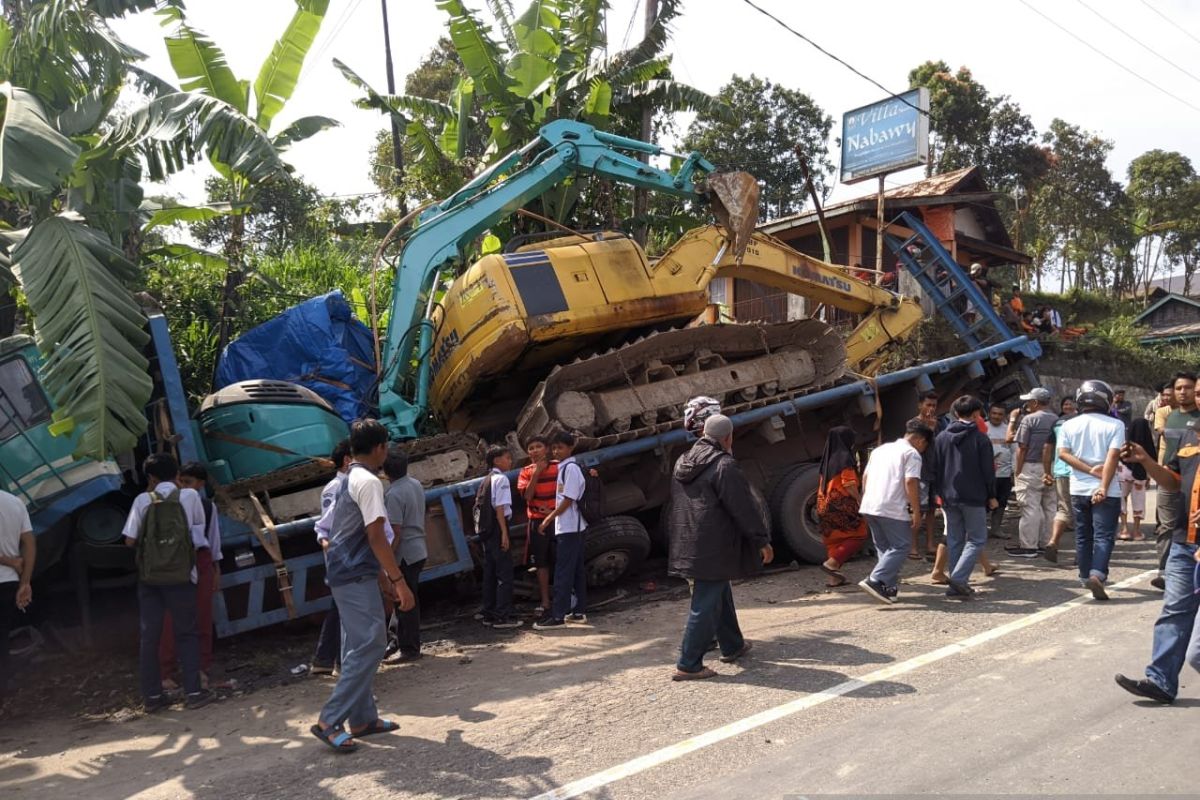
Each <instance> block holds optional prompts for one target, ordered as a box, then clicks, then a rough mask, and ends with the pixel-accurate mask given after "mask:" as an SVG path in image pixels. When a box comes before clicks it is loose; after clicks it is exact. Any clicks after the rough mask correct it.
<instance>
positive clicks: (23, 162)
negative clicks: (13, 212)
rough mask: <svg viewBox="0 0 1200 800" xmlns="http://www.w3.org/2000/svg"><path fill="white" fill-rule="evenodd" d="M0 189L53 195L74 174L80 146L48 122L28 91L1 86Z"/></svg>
mask: <svg viewBox="0 0 1200 800" xmlns="http://www.w3.org/2000/svg"><path fill="white" fill-rule="evenodd" d="M0 103H2V104H3V107H2V113H3V122H2V123H0V186H4V187H6V188H8V189H13V190H16V191H22V192H36V193H40V194H45V193H49V192H53V191H55V190H56V189H58V187H59V186H60V185H61V184H62V182H63V179H64V178H66V176H68V175H69V174H70V173H71V169H72V167H73V166H74V165H75V159H77V158H78V157H79V147H77V146H76V145H75V143H74V142H72V141H71V140H70V139H68V138H67V137H66V136H63V135H62V134H61V133H59V132H58V131H57V130H55V128H54V126H52V125H51V124H50V123H49V121H47V119H46V114H45V112H44V111H43V110H42V105H41V103H39V102H38V100H37V98H36V97H34V96H33V95H32V94H30V93H29V92H26V91H25V90H24V89H18V88H17V87H15V86H13V85H12V84H9V83H0Z"/></svg>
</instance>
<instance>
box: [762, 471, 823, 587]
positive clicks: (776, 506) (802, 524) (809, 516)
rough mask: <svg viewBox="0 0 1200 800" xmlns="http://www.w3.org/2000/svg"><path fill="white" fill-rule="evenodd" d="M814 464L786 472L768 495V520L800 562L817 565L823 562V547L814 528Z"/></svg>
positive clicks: (815, 524)
mask: <svg viewBox="0 0 1200 800" xmlns="http://www.w3.org/2000/svg"><path fill="white" fill-rule="evenodd" d="M819 480H820V473H819V472H818V471H817V465H816V464H800V465H799V466H796V467H793V468H792V469H791V470H789V471H788V472H787V473H786V474H785V475H784V476H783V478H782V479H781V480H780V481H779V483H777V484H775V488H774V490H773V491H772V492H771V516H772V518H773V519H774V521H775V532H776V534H777V535H778V536H779V537H780V538H782V539H783V542H784V544H786V545H787V546H788V549H790V550H791V551H792V553H793V554H794V555H795V556H796V558H797V559H799V560H801V561H806V562H808V563H809V564H820V563H821V562H822V561H824V560H825V557H826V554H825V543H824V542H823V541H822V540H821V531H820V528H819V527H818V524H817V483H818V481H819Z"/></svg>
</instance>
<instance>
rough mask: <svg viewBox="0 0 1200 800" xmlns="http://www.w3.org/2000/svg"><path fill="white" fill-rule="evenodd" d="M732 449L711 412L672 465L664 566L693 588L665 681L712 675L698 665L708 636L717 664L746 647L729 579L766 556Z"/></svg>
mask: <svg viewBox="0 0 1200 800" xmlns="http://www.w3.org/2000/svg"><path fill="white" fill-rule="evenodd" d="M732 450H733V423H732V422H731V421H730V419H729V417H726V416H725V415H723V414H713V415H711V416H709V417H708V418H707V419H706V420H705V421H704V435H703V436H702V437H701V438H700V440H699V441H697V442H696V443H695V444H694V445H692V449H691V450H688V451H687V452H686V453H684V454H683V455H682V456H680V457H679V460H678V461H676V462H675V470H674V473H673V480H672V481H671V506H670V508H671V512H670V517H669V518H668V525H667V530H668V534H669V542H670V546H669V550H670V553H669V562H668V571H669V572H670V573H671V574H673V575H679V576H681V577H684V578H690V579H691V580H692V581H693V582H694V586H693V590H692V607H691V611H690V613H689V614H688V620H687V626H686V627H685V628H684V632H683V645H682V646H681V647H680V651H679V662H678V663H677V664H676V667H675V673H674V674H673V675H672V676H671V678H672V680H676V681H686V680H699V679H703V678H711V677H713V676H715V675H716V674H717V673H716V672H714V671H713V670H711V669H709V668H708V667H705V666H704V653H705V651H706V650H707V649H708V647H709V644H710V643H711V642H712V640H713V636H714V635H715V636H716V638H717V644H718V645H720V648H721V661H723V662H725V663H730V662H733V661H737V660H738V659H739V658H741V657H742V656H744V655H746V653H748V652H750V642H748V641H746V639H745V638H744V637H743V636H742V631H741V628H740V627H739V626H738V619H737V610H736V609H735V608H734V606H733V588H732V587H731V586H730V584H729V582H730V581H731V580H733V579H735V578H744V577H746V576H748V575H752V574H754V573H756V572H758V571H759V570H761V569H762V567H763V565H764V564H769V563H770V562H771V559H772V558H773V557H774V553H773V552H772V550H771V537H770V534H769V533H768V532H767V524H766V516H765V514H764V513H763V509H761V508H759V506H758V503H757V501H756V500H755V499H754V495H753V494H752V492H751V489H750V483H749V482H748V481H747V480H746V476H745V475H744V474H743V473H742V470H741V467H739V466H738V463H737V461H735V460H734V458H733V455H732V454H731V453H732Z"/></svg>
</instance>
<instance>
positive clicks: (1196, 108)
mask: <svg viewBox="0 0 1200 800" xmlns="http://www.w3.org/2000/svg"><path fill="white" fill-rule="evenodd" d="M744 2H749V0H744ZM1020 2H1021V5H1023V6H1025V7H1026V8H1028V9H1029V10H1030V11H1032V12H1033V13H1035V14H1037V15H1038V16H1039V17H1041V18H1042V19H1044V20H1046V21H1047V22H1049V23H1050V24H1051V25H1053V26H1054V27H1056V28H1058V29H1059V30H1060V31H1062V32H1063V33H1065V34H1067V35H1068V36H1070V37H1071V38H1072V39H1074V40H1075V41H1077V42H1079V43H1080V44H1082V45H1083V46H1084V47H1086V48H1088V49H1089V50H1091V51H1092V52H1094V53H1096V54H1097V55H1099V56H1101V57H1103V58H1104V59H1105V60H1107V61H1110V62H1112V63H1113V64H1115V65H1116V66H1118V67H1120V68H1121V69H1123V70H1125V71H1126V72H1128V73H1129V74H1130V75H1132V76H1133V77H1135V78H1137V79H1138V80H1140V81H1141V82H1142V83H1145V84H1147V85H1149V86H1152V87H1154V88H1155V89H1158V90H1159V91H1160V92H1162V93H1163V94H1165V95H1166V96H1167V97H1170V98H1171V99H1172V100H1175V101H1176V102H1179V103H1182V104H1183V105H1185V106H1187V107H1188V108H1190V109H1192V110H1193V111H1200V106H1197V105H1193V104H1192V103H1189V102H1188V101H1187V100H1184V99H1183V98H1182V97H1180V96H1179V95H1177V94H1174V93H1173V92H1169V91H1167V90H1166V89H1164V88H1163V87H1161V86H1159V85H1158V84H1157V83H1155V82H1154V81H1152V80H1150V79H1149V78H1147V77H1145V76H1143V75H1142V74H1140V73H1138V72H1134V71H1133V70H1132V69H1130V68H1129V67H1127V66H1125V65H1124V64H1122V63H1121V62H1120V61H1117V60H1116V59H1115V58H1113V57H1112V56H1110V55H1109V54H1108V53H1106V52H1104V51H1103V50H1101V49H1100V48H1099V47H1096V46H1095V45H1094V44H1092V43H1091V42H1089V41H1088V40H1087V39H1084V38H1083V37H1082V36H1080V35H1079V34H1077V33H1075V31H1073V30H1071V29H1070V28H1066V27H1064V26H1063V25H1061V24H1059V23H1058V22H1057V21H1055V20H1054V19H1053V18H1051V17H1048V16H1046V15H1045V14H1043V13H1042V12H1041V11H1038V10H1037V9H1036V8H1034V7H1033V6H1032V5H1030V4H1029V3H1028V2H1027V0H1020Z"/></svg>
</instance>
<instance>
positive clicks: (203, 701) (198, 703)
mask: <svg viewBox="0 0 1200 800" xmlns="http://www.w3.org/2000/svg"><path fill="white" fill-rule="evenodd" d="M216 699H217V696H216V695H215V694H213V693H212V692H210V691H209V690H207V689H201V690H200V691H198V692H196V693H194V694H189V695H188V696H187V700H186V701H184V704H183V705H184V708H186V709H188V710H189V711H195V710H196V709H197V708H204V707H205V706H206V705H208V704H209V703H211V702H212V701H213V700H216Z"/></svg>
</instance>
